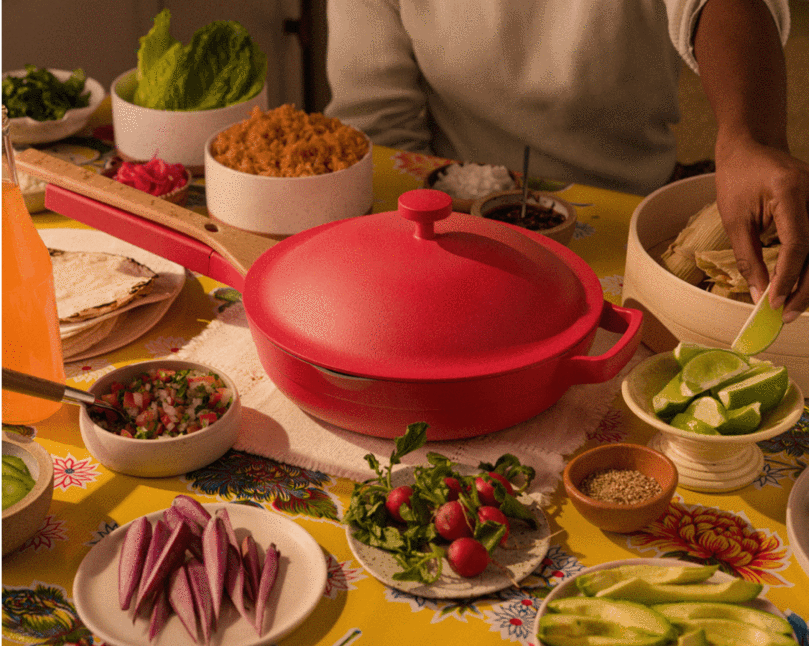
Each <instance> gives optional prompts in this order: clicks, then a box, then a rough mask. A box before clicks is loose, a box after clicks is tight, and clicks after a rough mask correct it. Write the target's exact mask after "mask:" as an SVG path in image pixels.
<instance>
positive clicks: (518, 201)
mask: <svg viewBox="0 0 809 646" xmlns="http://www.w3.org/2000/svg"><path fill="white" fill-rule="evenodd" d="M528 200H529V203H531V202H533V203H535V204H539V205H540V206H543V207H551V208H553V210H554V211H556V213H558V214H560V215H563V216H564V217H565V219H564V221H563V222H562V223H561V224H558V225H556V226H554V227H549V228H547V229H536V232H537V233H541V234H542V235H544V236H546V237H548V238H550V239H551V240H556V242H558V243H560V244H563V245H566V244H567V243H568V242H570V240H571V238H572V237H573V233H574V232H575V231H576V220H577V216H576V208H575V207H574V206H573V205H572V204H570V203H569V202H565V200H562V199H560V198H558V197H557V196H556V195H554V194H553V193H545V192H543V191H528ZM521 205H522V191H521V190H520V191H502V192H500V193H492V194H491V195H487V196H486V197H482V198H480V199H478V200H475V201H474V202H473V203H472V208H471V209H470V211H469V212H470V213H471V214H472V215H477V216H480V217H483V218H485V217H488V216H489V214H490V213H491V212H492V211H493V210H494V209H499V208H503V207H512V208H517V207H519V206H521ZM512 224H516V223H512ZM518 226H519V225H518Z"/></svg>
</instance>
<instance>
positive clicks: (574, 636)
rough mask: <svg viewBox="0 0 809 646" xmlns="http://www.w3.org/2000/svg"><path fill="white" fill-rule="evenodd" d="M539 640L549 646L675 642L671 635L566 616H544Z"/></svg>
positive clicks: (632, 645)
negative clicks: (655, 633)
mask: <svg viewBox="0 0 809 646" xmlns="http://www.w3.org/2000/svg"><path fill="white" fill-rule="evenodd" d="M672 630H673V628H672ZM675 634H676V632H675ZM537 638H538V639H539V640H540V641H541V642H542V643H543V644H547V645H548V646H596V645H599V644H610V645H611V646H663V645H664V644H668V643H669V642H670V641H671V636H670V634H669V633H667V634H665V635H650V634H649V633H646V632H643V631H639V630H637V629H635V628H629V627H627V626H622V625H621V624H619V623H616V622H614V621H606V620H604V619H599V618H597V617H585V616H582V615H568V614H562V613H546V614H544V615H542V617H541V618H540V620H539V627H538V630H537Z"/></svg>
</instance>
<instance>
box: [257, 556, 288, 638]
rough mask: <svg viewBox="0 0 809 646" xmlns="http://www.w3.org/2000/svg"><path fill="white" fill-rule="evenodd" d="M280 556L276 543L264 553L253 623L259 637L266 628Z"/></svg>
mask: <svg viewBox="0 0 809 646" xmlns="http://www.w3.org/2000/svg"><path fill="white" fill-rule="evenodd" d="M280 556H281V555H280V553H279V552H278V550H277V549H276V548H275V544H272V545H270V546H269V547H268V548H267V553H266V554H265V555H264V567H262V568H261V578H260V579H259V583H258V592H257V593H256V616H255V623H254V624H253V625H254V626H255V629H256V632H257V633H258V635H259V637H260V636H261V633H262V631H263V628H264V612H265V610H266V609H267V603H268V602H269V598H270V591H271V590H272V588H273V585H275V578H276V577H277V576H278V561H279V559H280Z"/></svg>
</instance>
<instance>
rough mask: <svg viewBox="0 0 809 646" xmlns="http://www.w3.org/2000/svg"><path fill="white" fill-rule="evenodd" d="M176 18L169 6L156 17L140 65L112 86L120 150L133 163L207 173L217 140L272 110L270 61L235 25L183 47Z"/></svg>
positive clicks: (218, 26) (209, 28) (203, 33)
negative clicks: (208, 153)
mask: <svg viewBox="0 0 809 646" xmlns="http://www.w3.org/2000/svg"><path fill="white" fill-rule="evenodd" d="M170 18H171V16H170V13H169V11H168V9H164V10H163V11H162V12H160V13H159V14H158V15H157V16H156V17H155V19H154V25H153V27H152V29H151V30H150V31H149V33H148V34H146V35H145V36H144V37H142V38H141V39H140V49H139V50H138V64H137V67H136V68H134V69H131V70H128V71H126V72H124V73H123V74H121V75H119V76H118V77H117V78H116V79H114V80H113V82H112V87H111V91H110V94H111V99H112V125H113V129H114V132H115V146H116V148H117V150H118V153H119V155H120V156H121V157H122V158H123V159H125V160H127V161H136V162H146V161H148V160H149V159H151V158H152V157H154V156H159V157H160V158H161V159H163V160H165V161H166V162H167V163H169V164H177V163H180V164H183V165H184V166H186V167H187V168H188V169H189V170H191V171H192V172H193V173H194V174H200V173H202V170H203V167H204V150H205V142H206V141H207V140H208V138H209V137H210V136H211V135H213V134H214V133H216V132H219V131H220V130H222V129H223V128H225V127H227V126H229V125H230V124H232V123H235V122H237V121H240V120H242V119H244V118H246V117H247V116H248V115H249V114H250V112H251V110H252V109H253V108H254V107H258V108H259V109H261V110H266V109H267V87H266V73H267V57H266V55H265V54H264V53H263V52H261V51H260V50H259V49H258V47H257V46H256V45H255V43H254V42H253V41H252V39H251V38H250V36H249V34H248V33H247V31H246V30H245V28H244V27H243V26H242V25H240V24H239V23H237V22H235V21H232V20H230V21H224V20H218V21H214V22H212V23H210V24H208V25H205V26H203V27H201V28H200V29H198V30H197V32H196V33H195V34H194V36H193V37H192V39H191V41H190V42H189V43H187V44H183V43H181V42H179V41H177V40H175V39H174V38H173V37H172V36H171V34H170Z"/></svg>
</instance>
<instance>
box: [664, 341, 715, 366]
mask: <svg viewBox="0 0 809 646" xmlns="http://www.w3.org/2000/svg"><path fill="white" fill-rule="evenodd" d="M706 350H711V348H709V347H708V346H705V345H700V344H699V343H690V342H688V341H680V343H678V344H677V347H676V348H674V351H673V352H672V354H673V355H674V358H675V359H676V360H677V363H678V364H680V368H682V367H684V366H685V364H687V363H688V362H689V361H690V360H691V359H693V358H694V357H696V356H697V355H698V354H700V353H702V352H705V351H706Z"/></svg>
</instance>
